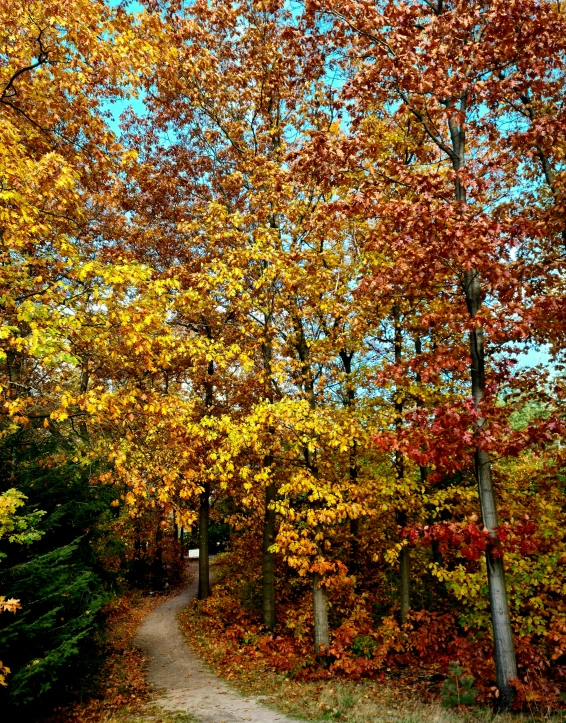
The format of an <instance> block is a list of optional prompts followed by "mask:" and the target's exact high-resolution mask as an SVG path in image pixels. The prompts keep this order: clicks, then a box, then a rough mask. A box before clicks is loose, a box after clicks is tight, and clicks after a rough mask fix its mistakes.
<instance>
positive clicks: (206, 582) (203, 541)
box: [198, 335, 214, 600]
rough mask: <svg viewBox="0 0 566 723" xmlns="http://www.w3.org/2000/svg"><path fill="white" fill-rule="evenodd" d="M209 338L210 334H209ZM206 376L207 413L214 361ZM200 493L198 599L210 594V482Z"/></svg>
mask: <svg viewBox="0 0 566 723" xmlns="http://www.w3.org/2000/svg"><path fill="white" fill-rule="evenodd" d="M209 338H211V337H210V335H209ZM206 373H207V376H206V379H205V382H204V393H205V397H204V403H205V408H206V411H207V414H208V413H210V411H211V409H212V405H213V404H214V387H213V382H212V378H213V376H214V362H213V361H212V360H211V361H209V362H208V367H207V370H206ZM203 487H204V490H203V491H202V492H201V495H200V506H199V526H198V599H199V600H204V599H205V598H207V597H208V596H209V595H210V561H209V544H208V528H209V524H210V482H205V483H204V485H203Z"/></svg>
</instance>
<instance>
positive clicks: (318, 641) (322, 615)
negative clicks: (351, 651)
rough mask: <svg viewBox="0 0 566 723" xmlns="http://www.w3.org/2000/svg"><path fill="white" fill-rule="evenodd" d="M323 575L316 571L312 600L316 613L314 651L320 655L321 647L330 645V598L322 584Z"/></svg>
mask: <svg viewBox="0 0 566 723" xmlns="http://www.w3.org/2000/svg"><path fill="white" fill-rule="evenodd" d="M321 583H322V575H320V574H319V573H318V572H315V573H314V575H313V583H312V601H313V613H314V651H315V653H316V654H317V655H318V653H320V649H321V647H325V648H328V647H330V633H329V630H328V598H327V595H326V588H325V587H323V586H322V585H321Z"/></svg>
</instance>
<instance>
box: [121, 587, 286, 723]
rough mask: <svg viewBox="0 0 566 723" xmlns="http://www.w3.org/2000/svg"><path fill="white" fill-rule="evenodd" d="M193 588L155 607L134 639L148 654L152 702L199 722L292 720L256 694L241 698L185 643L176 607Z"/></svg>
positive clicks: (180, 606) (272, 722)
mask: <svg viewBox="0 0 566 723" xmlns="http://www.w3.org/2000/svg"><path fill="white" fill-rule="evenodd" d="M196 593H197V583H196V582H193V583H191V584H190V585H189V586H187V587H186V588H184V589H183V590H182V591H181V592H180V593H179V594H178V595H176V596H175V597H172V598H170V599H169V600H167V601H166V602H164V603H163V604H162V605H160V606H159V607H157V608H155V610H153V611H152V612H151V613H150V614H149V615H148V616H147V618H146V619H145V621H144V623H143V625H142V626H141V628H140V630H139V632H138V634H137V636H136V640H135V643H136V645H138V646H139V647H140V648H143V649H144V650H145V651H146V653H147V656H148V659H149V663H148V671H147V674H148V679H149V682H150V683H151V685H152V686H153V688H154V689H155V690H156V692H157V695H158V697H157V699H156V700H155V703H156V704H157V705H158V706H160V707H161V708H164V709H165V710H169V711H180V712H185V713H190V714H191V715H193V716H194V717H195V718H196V719H197V720H198V721H199V723H240V722H241V721H252V723H297V722H296V719H292V718H288V717H286V716H285V715H283V714H282V713H276V712H275V711H272V710H269V709H268V708H264V707H263V706H261V704H260V703H259V702H258V700H257V699H256V698H243V697H242V696H240V695H238V693H237V692H235V691H234V690H233V689H232V688H230V687H229V686H228V685H227V684H226V683H224V682H223V681H222V680H220V678H218V677H217V676H216V675H215V674H214V673H213V672H211V670H210V669H209V668H208V666H206V665H205V663H203V662H202V660H201V659H200V658H198V657H197V656H196V655H195V654H194V653H193V651H192V650H191V649H190V648H189V646H188V644H187V641H186V638H185V637H184V635H183V634H182V632H181V631H180V629H179V623H178V621H177V613H178V612H179V611H180V610H182V609H183V608H184V607H185V606H186V605H187V603H188V601H189V600H190V599H191V598H192V597H194V596H195V595H196Z"/></svg>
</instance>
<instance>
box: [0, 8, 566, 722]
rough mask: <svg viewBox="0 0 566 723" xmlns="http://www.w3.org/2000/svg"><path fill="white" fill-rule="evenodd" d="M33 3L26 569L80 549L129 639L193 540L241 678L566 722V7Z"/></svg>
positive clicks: (13, 56) (22, 29)
mask: <svg viewBox="0 0 566 723" xmlns="http://www.w3.org/2000/svg"><path fill="white" fill-rule="evenodd" d="M16 5H17V10H16V11H13V8H12V4H6V3H4V4H3V5H2V4H1V3H0V14H1V16H2V18H3V19H4V20H5V22H4V23H3V26H2V27H3V29H2V31H1V32H2V36H3V39H4V42H3V45H2V50H0V73H1V77H0V92H1V98H0V114H1V115H2V125H1V129H0V135H1V136H2V143H1V144H0V257H1V264H0V285H1V287H2V300H1V308H2V326H1V328H0V364H1V378H0V391H1V393H2V401H1V404H2V407H1V409H2V418H1V421H0V445H2V453H1V459H2V470H3V480H4V481H3V483H2V484H3V487H2V488H0V492H1V496H0V538H2V539H1V540H0V545H1V546H2V547H1V551H0V554H2V555H4V550H5V558H4V557H2V560H1V562H2V565H3V566H6V568H7V569H8V568H10V565H11V564H12V565H13V566H14V569H15V567H16V566H17V565H16V563H17V564H20V563H21V564H24V557H25V564H28V562H29V563H30V564H31V561H32V560H33V559H34V556H36V555H37V556H39V555H40V551H41V546H42V545H48V544H49V545H51V544H53V545H54V547H56V546H57V545H56V543H57V544H59V542H60V541H61V542H64V543H65V544H77V545H79V543H78V542H76V543H75V540H79V538H80V540H81V542H80V544H81V545H83V546H84V547H77V548H76V549H77V550H79V549H80V550H83V549H84V550H87V549H88V550H90V551H91V552H92V558H91V562H90V563H89V564H92V565H93V568H92V569H93V571H94V569H95V568H96V574H95V573H94V572H93V577H92V579H91V581H90V582H89V583H88V585H90V587H89V590H90V593H89V594H92V595H93V599H96V600H97V601H98V602H97V610H98V609H100V610H102V604H103V603H102V601H103V597H104V596H103V595H102V592H101V595H100V596H98V593H96V594H94V591H93V586H94V587H95V588H96V589H97V590H98V589H99V588H98V587H97V586H99V587H100V590H104V594H105V595H106V594H110V593H113V591H115V590H116V589H118V588H119V587H120V585H125V584H126V585H130V586H132V587H135V586H138V587H153V588H156V589H157V588H162V587H164V586H165V585H169V584H174V583H175V582H176V581H178V580H179V579H180V576H181V574H182V566H183V563H182V551H183V545H185V544H186V543H187V541H188V540H189V539H192V540H193V543H192V544H194V545H197V544H198V546H199V548H200V558H199V597H200V598H201V601H200V603H199V604H198V606H197V608H196V610H197V612H198V614H199V616H201V622H202V621H204V622H202V624H203V626H204V627H203V629H206V630H207V631H208V634H210V635H211V636H213V637H215V639H217V640H220V639H222V640H223V641H224V652H223V655H224V656H225V661H224V662H225V663H226V666H227V667H226V670H227V671H228V673H229V670H230V666H231V665H245V664H246V661H251V660H252V659H256V658H258V659H259V658H260V659H261V661H262V665H265V666H268V667H270V668H271V669H273V670H277V671H281V672H285V673H287V674H289V675H291V676H294V677H297V678H300V679H315V678H328V677H331V676H344V677H347V678H352V679H360V678H364V677H371V678H376V679H379V680H380V679H383V678H384V677H386V676H387V675H388V674H389V673H390V672H391V671H394V672H395V674H397V673H398V672H400V671H403V674H404V675H408V676H414V677H415V679H417V678H418V676H419V675H421V673H422V674H424V673H423V671H426V675H430V676H437V677H434V680H435V681H436V683H437V685H436V688H435V690H436V692H437V693H438V694H440V693H441V689H444V690H445V691H448V692H447V693H446V695H447V696H448V697H449V692H450V680H451V678H450V676H454V675H462V676H464V677H465V678H466V680H467V681H468V682H467V683H466V685H467V686H468V687H470V686H471V685H472V683H470V680H471V678H470V676H473V691H471V692H470V691H468V692H469V695H470V701H471V700H475V701H476V702H478V703H481V704H494V705H496V706H499V707H501V708H510V707H515V708H521V707H524V706H532V705H535V704H536V705H539V706H541V709H542V708H544V709H545V710H546V709H555V708H559V707H561V706H562V705H563V701H564V692H565V689H564V672H565V661H566V657H565V656H566V608H565V603H564V598H565V595H564V594H565V592H566V590H565V588H564V566H565V565H566V538H565V530H566V520H565V517H564V515H565V509H566V508H565V496H564V495H565V492H566V490H565V484H566V470H565V459H564V432H565V418H564V399H565V389H564V382H563V372H564V363H565V361H566V360H565V356H564V355H565V349H566V327H565V318H566V317H565V314H564V310H565V308H566V306H565V297H564V273H565V269H564V259H565V244H566V221H565V218H566V216H565V211H566V200H565V199H566V196H565V192H566V185H565V183H566V180H565V179H566V171H565V165H564V164H565V161H566V155H565V154H566V116H565V114H564V108H563V98H564V90H565V87H564V84H565V77H566V76H565V72H566V66H565V63H566V17H565V15H564V9H563V8H562V6H561V4H560V3H557V2H554V1H551V0H513V1H512V2H509V1H508V0H506V1H505V2H504V1H503V0H489V1H486V2H484V1H480V0H467V1H466V2H463V1H461V0H430V1H429V0H383V1H381V0H379V1H378V2H371V3H370V2H365V1H364V0H345V1H344V2H342V3H338V4H336V3H331V2H326V0H307V1H305V2H303V3H297V4H292V3H286V2H279V1H277V0H274V1H273V2H267V1H264V0H241V1H240V2H228V0H217V1H216V2H213V3H209V2H205V1H204V0H194V1H192V2H177V1H174V2H162V1H161V0H147V2H145V3H142V5H143V7H141V6H140V7H138V6H137V5H136V6H135V7H130V6H129V5H128V3H125V4H118V5H116V4H114V3H112V4H111V3H108V4H106V3H104V2H102V0H101V1H100V2H95V3H92V2H90V1H89V2H85V3H78V4H77V3H74V4H73V7H72V8H71V7H70V6H67V5H66V4H65V3H57V2H47V3H46V2H43V3H35V2H31V1H30V2H27V1H26V2H20V3H16ZM86 18H88V23H85V22H84V20H85V19H86ZM62 480H63V482H62ZM55 484H61V488H60V489H63V486H64V485H66V487H65V494H66V495H67V496H68V501H69V504H71V503H73V504H74V503H75V502H76V501H77V500H79V499H80V500H83V501H85V504H86V503H87V501H88V504H89V505H93V507H92V508H91V509H92V514H91V515H86V516H85V517H84V519H83V518H81V519H82V522H80V523H77V524H76V525H75V523H74V522H73V521H72V520H71V516H69V517H68V518H65V523H64V525H63V527H64V529H65V530H67V529H68V530H69V531H68V534H67V533H65V535H66V536H64V537H65V539H64V540H63V539H61V540H55V537H54V535H55V533H53V532H52V526H51V523H52V521H53V519H54V515H58V514H59V512H58V510H57V505H59V504H60V503H57V502H55V501H54V498H53V497H52V496H50V495H49V494H48V493H49V491H50V490H51V491H53V489H54V488H53V485H55ZM36 485H37V486H36ZM57 489H59V488H57ZM38 490H41V493H38ZM57 494H59V492H57ZM65 499H67V498H65ZM87 518H88V519H87ZM57 519H58V518H57ZM61 524H63V523H61ZM219 531H222V533H219ZM224 533H226V535H225V536H226V537H229V542H228V544H227V553H226V555H225V556H224V557H223V558H222V566H223V567H222V570H223V572H222V574H221V578H220V580H219V582H218V583H217V584H216V586H215V587H214V588H213V589H212V593H211V589H210V579H209V570H208V553H209V551H210V546H211V539H217V538H218V539H220V538H221V537H222V535H224ZM50 535H51V537H50ZM211 536H212V538H211ZM51 541H53V542H51ZM57 549H58V548H57ZM73 549H75V548H73ZM22 550H25V552H22ZM77 554H78V553H77ZM81 554H82V553H81ZM22 556H23V557H22ZM11 558H12V563H11ZM81 559H83V558H81ZM77 564H78V563H77ZM10 569H11V568H10ZM11 575H12V573H9V574H7V575H6V576H5V577H4V576H3V573H0V592H1V593H2V595H3V596H4V597H2V598H0V601H4V602H0V610H1V609H2V607H7V609H8V610H9V611H12V612H15V616H13V617H12V615H10V614H9V612H5V613H3V614H2V620H1V621H0V622H1V625H2V626H4V624H5V621H7V620H8V619H10V621H12V622H13V620H14V619H15V620H17V619H18V617H19V616H21V615H22V614H24V613H25V610H26V605H30V604H31V601H30V600H28V599H26V595H25V589H24V590H23V592H20V591H21V590H22V587H21V585H20V587H18V596H19V597H18V598H16V597H15V596H14V595H13V594H12V593H11V590H10V584H11V583H10V579H13V582H12V584H13V585H14V586H16V582H14V580H16V578H17V575H16V577H14V576H12V578H11V577H10V576H11ZM14 575H15V573H14ZM89 579H90V578H89ZM95 579H96V581H97V582H96V583H95V582H94V580H95ZM85 584H86V583H85ZM12 598H13V599H12ZM15 600H19V603H16V602H15ZM18 605H19V606H21V609H18V610H16V607H17V606H18ZM54 605H55V603H54ZM53 609H55V607H54V608H53ZM83 612H84V611H82V610H79V609H78V608H77V610H76V611H75V613H73V614H76V615H77V616H79V615H82V614H83ZM46 614H48V613H46ZM85 614H86V613H85ZM101 615H102V613H101ZM6 626H7V628H6V629H7V630H8V633H7V636H8V637H7V638H6V639H7V640H8V638H9V636H10V634H11V633H10V632H9V630H10V626H9V625H8V623H7V622H6ZM87 627H88V630H87ZM87 627H85V628H84V635H83V628H80V636H81V637H80V640H81V641H82V640H83V637H84V639H85V640H86V639H87V638H89V636H94V635H95V631H94V627H95V626H93V627H92V630H91V627H90V626H87ZM77 630H78V629H77ZM77 635H79V632H77ZM89 639H90V638H89ZM73 640H74V638H73ZM81 645H82V642H81V643H80V644H79V639H78V638H77V640H76V644H75V643H73V646H74V647H72V650H71V648H70V647H69V648H68V649H69V651H70V652H69V656H68V658H65V660H66V661H67V659H69V660H70V659H72V657H73V656H75V655H76V656H79V655H80V654H81ZM2 656H3V657H2V660H3V661H4V665H5V666H8V667H9V668H10V667H11V664H10V660H9V659H4V655H3V654H2ZM38 660H40V658H38ZM65 664H67V662H66V663H65ZM21 665H22V666H25V665H28V667H29V665H31V663H26V662H25V661H23V660H22V661H21ZM34 665H35V664H34ZM37 665H38V666H41V663H40V662H38V663H37ZM46 667H47V668H49V666H48V665H47V664H46ZM22 670H23V667H22ZM26 670H28V669H26ZM29 670H31V668H29ZM3 671H5V668H2V667H1V664H0V683H2V684H3V683H4V679H3V678H4V676H5V673H3ZM454 671H459V672H458V673H454ZM16 675H20V678H21V679H22V680H23V679H25V680H26V681H27V680H28V678H29V680H30V681H31V682H30V683H29V685H30V686H32V687H33V685H35V684H34V683H33V679H34V677H33V675H34V674H33V671H32V672H31V673H26V674H25V675H24V677H23V678H22V674H20V673H16ZM46 680H49V681H50V682H49V683H46V685H47V686H48V687H50V686H51V685H52V684H53V685H54V682H53V681H52V680H51V678H50V676H49V675H46ZM9 681H10V677H9V675H8V676H7V682H8V684H9ZM447 681H448V682H447ZM27 684H28V683H26V685H27ZM443 685H445V686H446V687H445V688H443ZM24 687H25V686H24ZM46 690H47V688H45V690H43V688H42V694H43V692H46ZM429 692H430V691H429ZM7 695H10V691H9V688H8V693H7ZM26 695H27V694H26Z"/></svg>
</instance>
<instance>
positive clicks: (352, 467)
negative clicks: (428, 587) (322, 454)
mask: <svg viewBox="0 0 566 723" xmlns="http://www.w3.org/2000/svg"><path fill="white" fill-rule="evenodd" d="M339 356H340V359H341V360H342V364H343V366H344V371H345V373H346V402H345V403H346V406H347V407H348V410H349V412H350V414H351V413H352V411H353V407H354V403H355V400H356V392H355V389H354V387H353V385H352V358H353V356H354V352H347V351H346V350H345V349H343V350H342V351H341V352H340V354H339ZM348 466H349V469H348V475H349V478H350V489H355V488H356V487H357V484H358V449H357V444H356V440H355V439H354V440H352V446H351V447H350V458H349V465H348ZM359 534H360V520H359V518H357V517H356V518H355V519H350V536H351V547H350V569H351V570H352V571H354V572H355V571H356V569H357V567H358V558H359V554H360V540H359Z"/></svg>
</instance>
